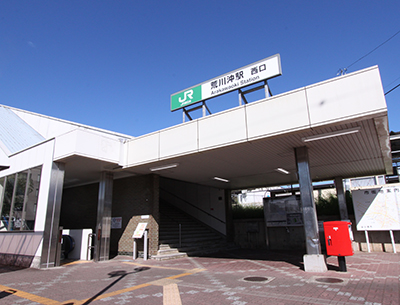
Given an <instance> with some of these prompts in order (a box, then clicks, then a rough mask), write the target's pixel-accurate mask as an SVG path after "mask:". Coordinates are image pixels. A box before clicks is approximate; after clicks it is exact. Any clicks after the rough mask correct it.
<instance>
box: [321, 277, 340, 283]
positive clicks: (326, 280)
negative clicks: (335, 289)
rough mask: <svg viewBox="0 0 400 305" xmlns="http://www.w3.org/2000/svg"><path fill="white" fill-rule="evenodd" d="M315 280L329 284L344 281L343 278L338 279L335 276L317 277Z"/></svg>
mask: <svg viewBox="0 0 400 305" xmlns="http://www.w3.org/2000/svg"><path fill="white" fill-rule="evenodd" d="M315 281H317V282H320V283H327V284H337V283H343V280H341V279H336V278H333V277H321V278H318V279H315Z"/></svg>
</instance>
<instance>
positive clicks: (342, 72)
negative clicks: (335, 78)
mask: <svg viewBox="0 0 400 305" xmlns="http://www.w3.org/2000/svg"><path fill="white" fill-rule="evenodd" d="M399 33H400V31H398V32H397V33H395V34H394V35H393V36H391V37H390V38H389V39H387V40H385V41H384V42H382V43H381V44H380V45H379V46H377V47H376V48H375V49H373V50H372V51H370V52H369V53H367V54H365V55H364V56H362V57H360V58H359V59H357V60H356V61H355V62H353V63H352V64H351V65H349V66H347V68H343V69H339V71H338V75H339V74H341V75H343V74H346V72H347V69H348V68H350V67H351V66H353V65H355V64H356V63H358V62H359V61H360V60H362V59H364V58H365V57H367V56H368V55H369V54H371V53H372V52H374V51H376V50H377V49H379V48H380V47H381V46H383V45H384V44H385V43H387V42H388V41H389V40H391V39H393V38H394V37H395V36H396V35H398V34H399Z"/></svg>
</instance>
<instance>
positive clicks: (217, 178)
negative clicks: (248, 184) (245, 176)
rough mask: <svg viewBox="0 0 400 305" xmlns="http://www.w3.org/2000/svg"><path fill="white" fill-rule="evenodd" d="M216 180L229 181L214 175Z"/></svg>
mask: <svg viewBox="0 0 400 305" xmlns="http://www.w3.org/2000/svg"><path fill="white" fill-rule="evenodd" d="M213 179H214V180H218V181H222V182H229V180H228V179H224V178H219V177H214V178H213Z"/></svg>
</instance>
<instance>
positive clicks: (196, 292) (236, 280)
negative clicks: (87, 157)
mask: <svg viewBox="0 0 400 305" xmlns="http://www.w3.org/2000/svg"><path fill="white" fill-rule="evenodd" d="M301 261H302V255H296V254H287V252H286V253H285V252H273V253H271V252H269V253H268V252H267V251H266V250H263V251H259V250H257V251H255V250H237V251H234V252H232V253H230V254H227V253H225V254H224V253H222V254H215V255H213V256H212V257H188V258H181V259H176V260H170V261H153V260H148V261H144V260H142V259H139V260H136V261H133V260H132V259H131V258H130V257H118V258H116V259H114V260H111V261H107V262H101V263H93V262H77V263H72V264H68V265H64V266H63V267H58V268H53V269H48V270H34V269H23V270H18V269H16V268H8V267H5V268H1V267H0V304H2V305H3V304H4V305H7V304H23V305H34V304H35V305H36V304H45V305H47V304H54V305H56V304H63V305H67V304H68V305H77V304H104V305H105V304H165V305H170V304H174V305H178V304H191V305H193V304H232V305H245V304H274V305H275V304H298V305H301V304H363V305H378V304H382V305H383V304H396V305H399V304H400V254H393V253H356V254H355V255H354V256H352V257H347V258H346V262H347V272H339V271H338V267H337V266H338V262H337V258H336V257H329V258H328V259H327V262H328V269H329V271H328V272H326V273H306V272H304V271H303V269H302V263H301Z"/></svg>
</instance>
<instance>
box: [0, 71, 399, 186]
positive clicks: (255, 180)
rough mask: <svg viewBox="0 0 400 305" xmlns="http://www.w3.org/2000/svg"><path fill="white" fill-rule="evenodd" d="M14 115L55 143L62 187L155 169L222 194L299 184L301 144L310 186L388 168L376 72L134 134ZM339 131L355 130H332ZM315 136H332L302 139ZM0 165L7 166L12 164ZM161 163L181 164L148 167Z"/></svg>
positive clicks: (384, 113)
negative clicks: (306, 155)
mask: <svg viewBox="0 0 400 305" xmlns="http://www.w3.org/2000/svg"><path fill="white" fill-rule="evenodd" d="M11 109H12V110H13V111H14V112H15V113H16V114H17V115H18V116H19V117H20V118H22V119H23V120H24V121H25V122H26V123H27V124H29V125H30V126H31V127H32V128H34V129H35V130H36V131H37V132H39V133H40V134H41V135H42V136H43V137H44V138H45V139H46V141H48V140H50V139H56V145H55V149H54V154H53V160H54V161H57V162H62V163H65V180H64V186H65V187H71V186H75V185H81V184H87V183H95V182H99V178H100V173H101V172H103V171H110V172H113V173H114V178H115V179H118V178H121V177H126V176H132V175H146V174H151V173H155V174H159V175H160V176H163V177H168V178H172V179H178V180H183V181H187V182H193V183H198V184H202V185H207V186H213V187H217V188H226V189H240V188H250V187H259V186H273V185H285V184H297V183H298V179H297V176H296V163H295V157H294V148H295V147H300V146H307V147H308V153H309V160H310V171H311V176H312V180H313V181H319V180H330V179H334V178H335V177H342V178H350V177H359V176H368V175H379V174H388V173H391V171H392V160H391V150H390V141H389V129H388V118H387V107H386V101H385V97H384V93H383V88H382V83H381V79H380V75H379V69H378V67H376V66H375V67H371V68H368V69H364V70H361V71H357V72H354V73H351V74H347V75H343V76H339V77H335V78H333V79H330V80H327V81H324V82H321V83H317V84H313V85H310V86H307V87H304V88H300V89H297V90H293V91H290V92H286V93H283V94H280V95H276V96H272V97H269V98H266V99H263V100H260V101H256V102H253V103H250V104H246V105H243V106H239V107H236V108H233V109H229V110H227V111H224V112H220V113H216V114H213V115H209V116H206V117H203V118H200V119H197V120H193V121H190V122H186V123H183V124H179V125H177V126H173V127H170V128H167V129H163V130H160V131H157V132H154V133H151V134H148V135H143V136H141V137H137V138H134V137H131V136H127V135H123V134H119V133H113V132H110V131H107V130H102V129H98V128H94V127H90V126H85V125H82V124H76V123H72V122H67V121H63V120H60V119H56V118H49V117H46V116H43V115H39V114H34V113H30V112H27V111H24V110H19V109H13V108H11ZM338 131H344V132H354V133H349V134H345V135H340V136H337V135H336V134H331V133H335V132H338ZM315 135H324V136H331V137H329V138H325V139H320V140H314V141H308V142H304V140H305V138H308V137H311V136H315ZM333 135H335V136H333ZM0 157H1V156H0ZM9 157H12V156H9ZM3 159H4V160H1V161H2V164H1V165H8V163H9V160H11V159H9V160H7V158H3ZM10 164H11V165H12V164H13V163H12V162H11V163H10ZM165 165H167V166H169V165H174V166H175V167H171V168H169V169H164V170H159V171H152V170H151V169H154V168H157V167H160V166H165ZM277 168H282V169H284V170H287V171H288V172H289V173H288V174H283V173H281V172H278V171H277V170H276V169H277ZM11 170H12V168H10V170H4V171H3V174H4V175H6V174H8V172H9V171H10V172H11ZM214 177H219V178H223V179H226V180H229V182H222V181H220V180H215V179H214Z"/></svg>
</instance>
